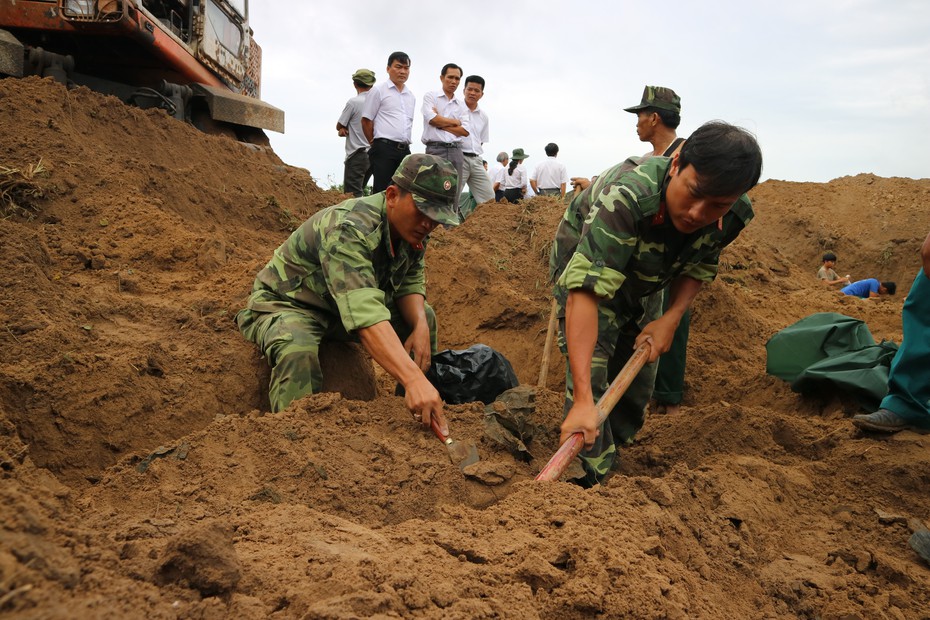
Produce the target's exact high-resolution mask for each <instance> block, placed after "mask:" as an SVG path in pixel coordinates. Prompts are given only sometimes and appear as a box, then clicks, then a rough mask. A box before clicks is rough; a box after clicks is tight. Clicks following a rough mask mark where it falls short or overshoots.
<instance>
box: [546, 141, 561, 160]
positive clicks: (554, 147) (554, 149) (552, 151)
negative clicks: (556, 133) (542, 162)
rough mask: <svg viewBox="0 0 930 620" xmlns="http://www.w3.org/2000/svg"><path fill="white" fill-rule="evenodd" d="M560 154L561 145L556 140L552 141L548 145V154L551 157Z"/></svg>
mask: <svg viewBox="0 0 930 620" xmlns="http://www.w3.org/2000/svg"><path fill="white" fill-rule="evenodd" d="M558 154H559V145H558V144H556V143H555V142H550V143H549V144H547V145H546V155H548V156H549V157H555V156H556V155H558Z"/></svg>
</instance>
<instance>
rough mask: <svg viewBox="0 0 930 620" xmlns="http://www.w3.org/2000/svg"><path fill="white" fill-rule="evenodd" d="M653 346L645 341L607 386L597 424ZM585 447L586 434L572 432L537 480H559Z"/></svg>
mask: <svg viewBox="0 0 930 620" xmlns="http://www.w3.org/2000/svg"><path fill="white" fill-rule="evenodd" d="M651 348H652V345H650V344H649V343H648V342H644V343H643V344H641V345H640V346H639V348H637V349H636V351H634V352H633V355H632V356H631V357H630V359H629V360H628V361H627V363H626V364H624V366H623V368H621V369H620V372H619V373H617V377H616V378H615V379H614V380H613V382H612V383H611V384H610V387H608V388H607V391H606V392H604V395H603V396H601V398H600V400H598V401H597V405H596V407H597V426H600V425H601V424H603V423H604V420H606V419H607V416H608V415H610V412H611V410H613V408H614V406H615V405H616V404H617V402H618V401H619V400H620V397H621V396H623V393H624V392H626V390H627V388H629V387H630V384H631V383H633V379H635V378H636V375H638V374H639V371H640V370H642V368H643V366H644V365H645V364H646V362H647V361H648V360H649V351H650V349H651ZM583 447H584V434H582V433H572V435H571V436H570V437H569V438H568V439H567V440H565V443H563V444H562V445H561V446H560V447H559V449H558V450H557V451H556V453H555V454H554V455H553V456H552V458H551V459H549V462H548V463H546V466H545V467H543V468H542V471H540V472H539V475H538V476H536V478H535V479H536V480H539V481H542V482H553V481H555V480H558V479H559V478H560V477H561V476H562V474H563V473H565V468H566V467H568V464H569V463H571V462H572V459H574V458H575V457H576V456H578V454H579V453H580V452H581V449H582V448H583Z"/></svg>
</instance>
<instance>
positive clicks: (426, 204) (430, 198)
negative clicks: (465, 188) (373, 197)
mask: <svg viewBox="0 0 930 620" xmlns="http://www.w3.org/2000/svg"><path fill="white" fill-rule="evenodd" d="M391 180H393V181H394V183H396V184H397V186H398V187H400V188H401V189H405V190H407V191H408V192H410V193H411V194H412V195H413V201H414V203H416V205H417V208H418V209H419V210H420V212H421V213H422V214H423V215H425V216H426V217H428V218H430V219H431V220H434V221H436V222H439V223H440V224H444V225H446V226H458V225H459V224H460V223H461V220H460V218H459V214H458V213H456V212H455V194H456V192H458V185H459V180H458V174H457V173H456V172H455V167H454V166H453V165H452V164H450V163H449V162H448V161H446V160H445V159H443V158H441V157H437V156H435V155H426V154H421V153H415V154H413V155H407V156H406V157H404V160H403V161H402V162H400V166H398V167H397V172H395V173H394V176H393V177H391Z"/></svg>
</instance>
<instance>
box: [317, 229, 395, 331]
mask: <svg viewBox="0 0 930 620" xmlns="http://www.w3.org/2000/svg"><path fill="white" fill-rule="evenodd" d="M320 265H321V266H322V269H323V277H324V279H325V280H326V288H327V289H328V290H329V293H330V295H332V297H333V301H334V302H335V303H336V307H337V308H338V309H339V316H340V318H341V319H342V324H343V326H344V327H345V329H346V331H348V332H353V331H355V330H357V329H361V328H363V327H370V326H372V325H374V324H375V323H380V322H381V321H388V320H390V319H391V312H390V310H388V309H387V306H386V305H385V300H384V291H382V290H381V289H380V288H379V287H378V278H377V275H376V273H375V268H374V265H373V264H372V248H371V247H370V246H369V244H368V243H367V241H366V239H365V237H364V236H363V235H362V234H361V232H360V231H359V230H358V229H357V228H356V227H355V226H353V225H352V224H351V222H341V223H340V224H338V225H337V226H335V227H333V228H332V229H330V230H327V231H325V234H323V235H322V242H321V246H320Z"/></svg>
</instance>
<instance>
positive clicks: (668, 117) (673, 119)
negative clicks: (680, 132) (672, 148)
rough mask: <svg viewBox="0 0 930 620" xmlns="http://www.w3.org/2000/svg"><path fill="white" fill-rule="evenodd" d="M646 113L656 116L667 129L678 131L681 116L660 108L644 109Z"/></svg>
mask: <svg viewBox="0 0 930 620" xmlns="http://www.w3.org/2000/svg"><path fill="white" fill-rule="evenodd" d="M646 111H647V112H655V113H656V114H658V115H659V119H660V120H661V121H662V124H663V125H665V126H666V127H668V128H669V129H678V126H679V125H681V115H680V114H678V112H672V111H671V110H663V109H662V108H646Z"/></svg>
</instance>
